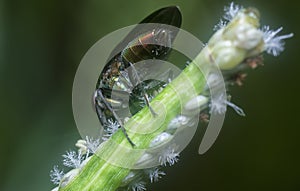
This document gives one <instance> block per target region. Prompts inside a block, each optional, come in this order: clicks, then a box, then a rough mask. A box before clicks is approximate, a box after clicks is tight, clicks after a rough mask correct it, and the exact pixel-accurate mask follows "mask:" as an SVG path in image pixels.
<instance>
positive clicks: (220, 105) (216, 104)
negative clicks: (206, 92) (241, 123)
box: [209, 94, 246, 116]
mask: <svg viewBox="0 0 300 191" xmlns="http://www.w3.org/2000/svg"><path fill="white" fill-rule="evenodd" d="M227 105H228V106H229V107H231V108H232V109H233V110H234V111H235V112H236V113H237V114H239V115H240V116H246V114H245V112H244V111H243V109H241V108H240V107H238V106H237V105H235V104H234V103H232V102H230V101H228V100H227V98H226V97H225V94H221V95H219V96H218V97H216V98H213V99H212V101H211V104H210V105H209V107H210V113H213V114H224V113H225V112H226V110H227Z"/></svg>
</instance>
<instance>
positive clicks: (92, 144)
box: [85, 136, 100, 154]
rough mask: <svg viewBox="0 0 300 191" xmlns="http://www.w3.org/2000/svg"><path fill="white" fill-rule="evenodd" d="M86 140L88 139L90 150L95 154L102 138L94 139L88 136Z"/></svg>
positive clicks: (87, 143) (87, 144)
mask: <svg viewBox="0 0 300 191" xmlns="http://www.w3.org/2000/svg"><path fill="white" fill-rule="evenodd" d="M85 140H86V146H87V148H88V151H89V152H90V153H92V154H94V153H95V152H96V151H97V149H98V147H99V145H100V139H94V138H91V137H88V136H86V138H85Z"/></svg>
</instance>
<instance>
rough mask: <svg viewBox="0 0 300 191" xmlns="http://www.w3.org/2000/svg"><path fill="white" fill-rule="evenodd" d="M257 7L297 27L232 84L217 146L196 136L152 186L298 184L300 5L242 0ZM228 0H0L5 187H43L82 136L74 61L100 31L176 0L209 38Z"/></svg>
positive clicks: (272, 20) (8, 190)
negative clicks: (74, 98) (278, 49)
mask: <svg viewBox="0 0 300 191" xmlns="http://www.w3.org/2000/svg"><path fill="white" fill-rule="evenodd" d="M236 2H237V3H238V4H242V5H243V6H245V7H247V6H254V7H257V8H258V9H259V10H260V12H261V16H262V18H261V23H262V24H267V25H270V26H271V27H272V28H273V29H276V28H278V27H280V26H283V27H284V30H283V34H284V33H290V32H293V33H294V34H295V36H294V37H293V38H292V39H289V40H287V43H286V50H285V51H284V52H283V53H282V54H281V55H280V56H279V57H276V58H274V57H272V56H269V55H265V66H264V67H261V68H259V69H257V70H255V71H251V72H250V73H249V76H248V77H247V80H246V82H245V84H244V86H243V87H234V88H232V89H231V94H232V95H233V101H234V102H235V103H238V104H239V105H241V106H242V108H243V109H244V110H245V112H246V114H247V117H245V118H242V117H239V116H237V115H236V114H235V113H234V112H233V111H232V110H229V112H228V113H227V117H226V121H225V124H224V127H223V129H222V132H221V134H220V136H219V137H218V139H217V141H216V143H215V144H214V146H213V147H212V148H211V149H210V150H209V152H207V153H205V155H202V156H200V155H198V154H197V149H198V146H199V144H200V138H199V137H194V139H193V142H192V144H190V145H189V147H188V148H186V150H184V151H183V152H182V154H181V156H182V157H181V158H180V162H179V163H178V164H176V165H175V166H173V167H172V168H167V169H166V172H167V176H166V177H164V178H163V179H162V180H161V181H159V182H158V183H155V184H152V185H151V186H149V185H148V190H156V191H158V190H202V191H205V190H228V191H229V190H230V191H233V190H243V191H246V190H264V191H266V190H289V191H290V190H295V191H296V190H300V181H299V178H300V175H299V173H300V165H299V161H300V154H299V146H300V144H299V143H300V142H299V133H300V129H299V128H300V125H299V122H300V120H299V118H300V117H299V114H300V112H299V106H300V104H299V84H298V83H299V79H298V77H299V73H300V66H299V65H300V64H299V57H298V55H299V52H298V50H299V44H300V43H299V37H298V34H299V32H300V31H299V29H300V28H299V10H300V6H299V5H298V4H297V3H296V1H288V0H286V1H259V0H255V1H236ZM228 3H229V1H211V0H190V1H184V0H181V1H171V0H169V1H167V0H162V1H158V0H152V1H149V0H143V1H141V0H139V1H138V0H136V1H133V0H126V1H115V0H114V1H96V0H86V1H82V0H81V1H78V0H72V1H71V0H69V1H58V0H52V1H50V0H48V1H38V0H27V1H21V0H15V1H11V0H5V1H3V0H2V1H0V87H1V92H0V100H1V105H0V106H1V107H0V112H1V113H0V116H1V121H0V127H1V129H0V130H1V134H0V152H1V153H0V190H2V191H18V190H30V191H42V190H50V189H51V188H53V187H54V186H53V185H52V184H51V183H50V181H49V171H50V170H51V169H52V167H53V165H55V164H61V160H62V157H61V155H62V154H63V153H64V152H65V151H66V150H68V149H70V148H74V146H73V145H74V143H75V142H76V140H77V139H78V138H79V134H78V132H77V129H76V126H75V123H74V119H73V115H72V105H71V95H72V83H73V78H74V75H75V72H76V68H77V66H78V64H79V62H80V60H81V58H82V57H83V55H84V54H85V53H86V51H87V50H88V49H89V48H90V47H91V46H92V45H93V44H94V43H95V42H96V41H97V40H99V39H100V38H101V37H103V36H104V35H106V34H108V33H110V32H112V31H114V30H116V29H119V28H121V27H125V26H127V25H131V24H136V23H138V22H139V21H140V20H141V19H142V18H144V17H145V16H147V15H148V14H150V13H151V12H153V11H154V10H156V9H158V8H160V7H163V6H167V5H179V6H180V8H181V11H182V14H183V27H182V28H183V29H185V30H187V31H189V32H191V33H192V34H194V35H195V36H197V37H198V38H199V39H201V40H202V41H204V42H206V41H207V40H208V39H209V37H210V36H211V35H212V34H213V30H212V29H213V26H214V25H215V24H216V23H217V22H218V21H219V18H220V17H221V16H222V15H223V11H222V10H223V7H224V5H227V4H228Z"/></svg>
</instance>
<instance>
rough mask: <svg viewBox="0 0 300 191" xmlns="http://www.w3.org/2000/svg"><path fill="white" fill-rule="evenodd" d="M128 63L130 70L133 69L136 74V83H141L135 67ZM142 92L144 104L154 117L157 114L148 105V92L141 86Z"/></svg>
mask: <svg viewBox="0 0 300 191" xmlns="http://www.w3.org/2000/svg"><path fill="white" fill-rule="evenodd" d="M129 64H130V66H131V68H132V70H133V72H134V75H135V76H136V80H137V82H138V84H140V83H141V79H140V77H139V75H138V72H137V71H136V69H135V67H134V66H133V65H132V63H130V62H129ZM142 94H143V95H144V99H145V102H146V105H147V106H148V108H149V110H150V112H151V114H152V115H153V116H154V117H155V116H157V113H155V111H154V110H153V109H152V107H151V106H150V100H149V96H148V94H147V93H146V92H145V90H144V89H143V88H142Z"/></svg>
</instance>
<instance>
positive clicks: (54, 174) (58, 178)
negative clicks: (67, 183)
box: [50, 165, 65, 185]
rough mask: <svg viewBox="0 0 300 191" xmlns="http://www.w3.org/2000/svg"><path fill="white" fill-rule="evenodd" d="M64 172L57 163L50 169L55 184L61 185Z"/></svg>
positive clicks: (51, 178)
mask: <svg viewBox="0 0 300 191" xmlns="http://www.w3.org/2000/svg"><path fill="white" fill-rule="evenodd" d="M64 174H65V173H64V172H63V171H61V170H59V169H58V166H57V165H55V166H54V167H53V169H52V170H51V171H50V180H51V182H53V184H56V185H59V183H60V181H61V179H62V178H63V176H64Z"/></svg>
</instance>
